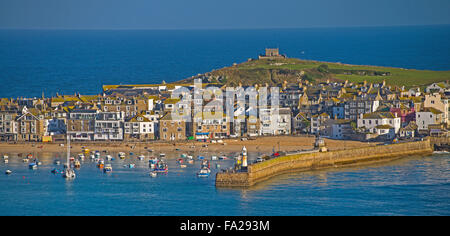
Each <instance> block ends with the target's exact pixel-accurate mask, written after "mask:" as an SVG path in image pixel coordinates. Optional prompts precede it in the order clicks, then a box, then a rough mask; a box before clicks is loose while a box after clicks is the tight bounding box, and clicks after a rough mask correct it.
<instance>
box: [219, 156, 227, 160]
mask: <svg viewBox="0 0 450 236" xmlns="http://www.w3.org/2000/svg"><path fill="white" fill-rule="evenodd" d="M227 159H228V157H227V156H220V157H219V160H227Z"/></svg>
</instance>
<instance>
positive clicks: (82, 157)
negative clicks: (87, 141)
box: [78, 153, 84, 161]
mask: <svg viewBox="0 0 450 236" xmlns="http://www.w3.org/2000/svg"><path fill="white" fill-rule="evenodd" d="M78 158H79V159H80V160H82V161H84V154H82V153H81V154H78Z"/></svg>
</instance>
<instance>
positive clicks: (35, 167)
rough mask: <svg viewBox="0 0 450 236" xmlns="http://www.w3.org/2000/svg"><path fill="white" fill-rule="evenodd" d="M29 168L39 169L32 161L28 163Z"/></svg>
mask: <svg viewBox="0 0 450 236" xmlns="http://www.w3.org/2000/svg"><path fill="white" fill-rule="evenodd" d="M28 168H30V169H32V170H35V169H37V165H36V163H35V162H31V163H30V164H29V165H28Z"/></svg>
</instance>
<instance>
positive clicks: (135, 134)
mask: <svg viewBox="0 0 450 236" xmlns="http://www.w3.org/2000/svg"><path fill="white" fill-rule="evenodd" d="M144 114H145V113H144ZM156 124H157V122H156V121H151V120H150V119H148V118H147V117H145V116H144V115H143V114H138V115H135V116H134V117H133V118H131V119H128V120H126V121H125V123H124V139H125V140H127V141H150V140H154V139H155V133H156Z"/></svg>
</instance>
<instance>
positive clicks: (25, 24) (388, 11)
mask: <svg viewBox="0 0 450 236" xmlns="http://www.w3.org/2000/svg"><path fill="white" fill-rule="evenodd" d="M449 12H450V0H308V1H305V0H220V1H219V0H0V29H246V28H305V27H358V26H397V25H435V24H450V14H449Z"/></svg>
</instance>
